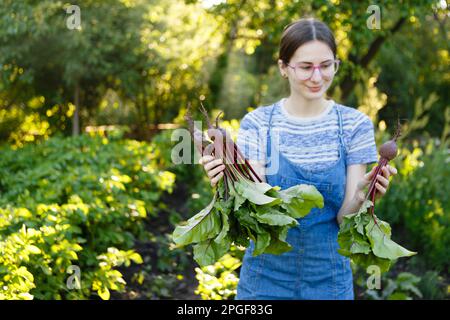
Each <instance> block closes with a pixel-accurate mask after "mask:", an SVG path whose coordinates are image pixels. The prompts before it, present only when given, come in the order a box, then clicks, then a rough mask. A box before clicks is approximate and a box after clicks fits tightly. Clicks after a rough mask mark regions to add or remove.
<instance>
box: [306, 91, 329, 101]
mask: <svg viewBox="0 0 450 320" xmlns="http://www.w3.org/2000/svg"><path fill="white" fill-rule="evenodd" d="M324 94H325V92H324V91H323V90H320V91H317V92H311V91H309V90H303V91H302V96H304V97H305V98H306V99H308V100H316V99H320V98H322V97H323V96H324Z"/></svg>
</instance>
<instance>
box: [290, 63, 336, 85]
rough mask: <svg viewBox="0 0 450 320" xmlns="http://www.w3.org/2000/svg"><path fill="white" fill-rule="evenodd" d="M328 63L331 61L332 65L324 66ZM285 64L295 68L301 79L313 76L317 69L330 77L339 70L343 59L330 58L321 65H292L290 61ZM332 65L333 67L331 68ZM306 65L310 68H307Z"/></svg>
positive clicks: (296, 74)
mask: <svg viewBox="0 0 450 320" xmlns="http://www.w3.org/2000/svg"><path fill="white" fill-rule="evenodd" d="M327 63H330V66H327V67H326V66H324V65H325V64H327ZM285 64H286V65H287V66H288V67H290V68H292V69H293V70H294V73H295V76H296V77H297V79H299V80H309V79H311V77H312V76H313V74H314V71H315V70H316V69H318V70H319V73H320V75H321V76H322V78H324V79H330V78H332V77H333V76H334V75H335V74H336V73H337V72H338V70H339V65H340V64H341V61H340V60H339V59H334V60H330V61H327V62H323V63H322V64H319V65H311V64H309V65H302V66H300V65H295V66H292V65H290V64H289V63H285ZM331 66H332V67H333V68H331ZM306 67H307V68H308V69H305V68H306ZM309 69H311V70H309Z"/></svg>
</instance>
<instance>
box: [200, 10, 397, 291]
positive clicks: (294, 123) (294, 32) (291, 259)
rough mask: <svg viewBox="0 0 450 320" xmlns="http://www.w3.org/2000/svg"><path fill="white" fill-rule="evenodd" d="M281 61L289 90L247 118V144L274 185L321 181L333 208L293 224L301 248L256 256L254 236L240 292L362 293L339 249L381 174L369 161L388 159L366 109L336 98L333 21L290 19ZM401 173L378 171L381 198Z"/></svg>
mask: <svg viewBox="0 0 450 320" xmlns="http://www.w3.org/2000/svg"><path fill="white" fill-rule="evenodd" d="M278 65H279V69H280V73H281V76H282V77H284V78H286V79H287V80H288V81H289V86H290V95H289V97H287V98H283V99H281V100H280V101H277V102H275V103H274V104H273V105H270V106H263V107H259V108H257V109H256V110H254V111H252V112H250V113H248V114H247V115H245V117H244V118H243V119H242V121H241V126H240V129H239V133H238V142H237V143H238V145H239V148H240V149H241V150H242V151H243V153H244V155H245V156H246V157H247V158H249V159H250V160H251V162H252V163H253V165H254V166H255V167H256V168H257V170H258V171H259V172H260V173H261V176H264V177H265V180H266V181H267V183H269V184H271V185H278V186H280V187H281V188H282V189H285V188H289V187H291V186H293V185H297V184H309V185H314V186H315V187H316V188H317V189H318V190H319V192H320V193H321V194H322V195H323V197H324V207H323V208H322V209H318V208H315V209H313V210H312V211H311V212H310V214H309V215H307V216H306V217H305V218H302V219H299V220H298V221H299V225H298V226H297V227H295V228H291V229H290V230H289V232H288V235H287V239H286V240H287V241H288V242H289V243H290V244H291V245H292V247H293V249H292V250H291V251H289V252H287V253H284V254H281V255H271V254H262V255H259V256H256V257H253V256H252V252H253V249H254V243H253V242H251V245H250V246H249V248H247V250H246V253H245V255H244V258H243V263H242V267H241V271H240V281H239V285H238V290H237V297H236V298H237V299H353V298H354V295H353V279H352V272H351V268H350V261H349V259H348V258H346V257H343V256H341V255H340V254H339V253H338V252H337V250H338V243H337V234H338V231H339V223H340V222H341V221H342V218H343V215H345V214H349V213H353V212H356V211H357V210H358V209H359V207H360V206H361V204H362V202H363V200H364V195H365V194H364V188H365V187H366V186H367V185H368V184H369V181H370V179H371V176H372V174H373V173H374V170H373V169H372V170H371V171H370V172H369V173H367V174H366V169H367V164H371V163H374V162H376V161H377V160H378V158H377V149H376V145H375V139H374V128H373V124H372V122H371V120H370V119H369V117H368V116H367V115H365V114H363V113H361V112H360V111H358V110H356V109H354V108H350V107H346V106H343V105H341V104H339V103H336V102H334V101H333V100H330V99H327V98H326V95H325V93H326V91H327V89H328V88H329V87H330V85H331V83H332V81H333V78H334V75H335V74H336V72H337V70H338V68H339V60H338V59H337V56H336V43H335V39H334V36H333V34H332V32H331V31H330V29H329V28H328V27H327V26H326V25H325V24H324V23H322V22H320V21H318V20H315V19H301V20H299V21H296V22H293V23H291V24H289V25H288V26H286V28H285V29H284V32H283V34H282V38H281V43H280V48H279V60H278ZM200 164H202V165H203V166H204V168H205V170H206V172H207V174H208V176H209V177H210V179H211V185H213V186H214V185H215V184H216V183H217V182H218V181H219V179H221V178H222V177H223V172H222V171H223V169H224V166H223V164H222V162H221V160H215V159H214V158H212V157H211V156H205V157H202V158H201V159H200ZM396 173H397V171H396V169H395V168H393V167H390V166H387V167H386V168H385V169H384V170H383V174H382V175H379V176H378V177H377V181H378V182H377V184H376V188H377V190H378V194H379V196H382V195H383V194H385V192H386V189H387V187H388V185H389V176H390V175H394V174H396ZM379 196H378V197H379Z"/></svg>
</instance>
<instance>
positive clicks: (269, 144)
mask: <svg viewBox="0 0 450 320" xmlns="http://www.w3.org/2000/svg"><path fill="white" fill-rule="evenodd" d="M275 105H276V103H274V104H273V105H272V108H270V116H269V122H268V127H267V143H266V145H267V147H266V166H267V164H268V163H269V161H268V160H269V159H270V157H271V155H272V139H271V138H270V127H271V126H272V115H273V110H274V109H275Z"/></svg>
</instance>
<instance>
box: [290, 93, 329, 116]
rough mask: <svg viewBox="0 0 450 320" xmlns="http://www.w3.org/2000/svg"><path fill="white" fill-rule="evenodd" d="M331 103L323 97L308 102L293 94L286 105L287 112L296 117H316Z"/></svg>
mask: <svg viewBox="0 0 450 320" xmlns="http://www.w3.org/2000/svg"><path fill="white" fill-rule="evenodd" d="M328 103H329V101H328V100H326V99H325V97H322V98H320V99H315V100H308V99H305V98H304V97H302V96H300V95H294V94H291V95H290V96H289V97H288V98H287V99H286V101H285V103H284V108H285V110H286V111H287V112H288V113H289V114H291V115H293V116H294V117H302V118H307V117H315V116H317V115H319V114H321V113H322V112H324V111H325V109H326V108H327V106H328Z"/></svg>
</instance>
